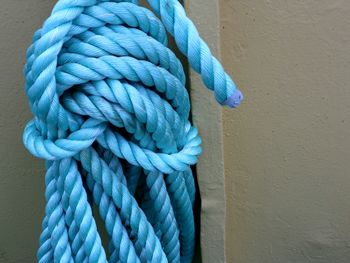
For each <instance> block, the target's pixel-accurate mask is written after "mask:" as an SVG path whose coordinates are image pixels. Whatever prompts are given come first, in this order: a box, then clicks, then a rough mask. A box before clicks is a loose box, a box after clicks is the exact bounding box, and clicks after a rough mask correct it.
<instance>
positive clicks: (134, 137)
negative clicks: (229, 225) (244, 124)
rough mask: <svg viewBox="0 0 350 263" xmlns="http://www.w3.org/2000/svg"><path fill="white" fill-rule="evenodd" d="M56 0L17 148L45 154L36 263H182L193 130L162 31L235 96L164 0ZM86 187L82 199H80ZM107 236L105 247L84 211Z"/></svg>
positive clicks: (219, 88)
mask: <svg viewBox="0 0 350 263" xmlns="http://www.w3.org/2000/svg"><path fill="white" fill-rule="evenodd" d="M148 2H149V4H150V6H151V7H152V9H153V10H154V11H155V12H156V13H157V15H159V17H160V19H161V20H160V19H158V17H157V16H156V15H155V14H154V13H152V12H151V11H150V10H148V9H146V8H143V7H141V6H139V5H137V1H135V0H131V1H117V0H116V1H104V0H101V1H98V0H60V1H58V2H57V4H56V6H55V7H54V9H53V11H52V13H51V15H50V17H49V18H48V19H47V20H46V21H45V23H44V24H43V27H42V28H41V29H39V30H38V31H37V32H36V33H35V34H34V37H33V43H32V45H31V46H30V47H29V48H28V51H27V62H26V65H25V69H24V74H25V79H26V84H25V91H26V94H27V96H28V99H29V103H30V107H31V110H32V112H33V114H34V116H35V117H34V119H33V120H32V121H30V122H29V123H28V124H27V126H26V128H25V130H24V135H23V141H24V144H25V146H26V148H27V149H28V150H29V151H30V152H31V153H32V154H33V155H35V156H37V157H39V158H43V159H45V160H46V161H47V162H46V164H47V172H46V194H45V195H46V198H47V207H46V210H45V218H44V221H43V232H42V236H41V238H40V248H39V251H38V260H39V261H40V262H56V261H57V262H92V263H95V262H107V257H109V259H108V260H109V262H154V263H155V262H157V263H158V262H162V263H163V262H190V261H191V259H192V256H193V250H194V239H195V234H194V218H193V213H192V208H193V205H194V203H193V202H194V199H195V198H194V194H195V184H194V179H193V175H192V171H191V168H190V166H191V165H194V164H195V163H196V162H197V158H198V155H199V154H200V153H201V148H200V144H201V139H200V137H199V135H198V132H197V130H196V129H195V128H194V127H192V125H191V123H190V121H189V113H190V100H189V94H188V91H187V89H186V88H185V79H186V76H185V74H184V69H183V66H182V64H181V62H180V61H179V59H178V58H177V57H176V55H175V54H174V53H173V51H172V50H171V49H169V48H168V47H167V43H168V40H167V32H169V33H170V34H171V35H173V37H174V39H175V42H176V44H177V46H178V48H179V50H180V51H181V52H182V53H184V55H185V56H186V57H187V58H188V60H189V63H190V65H191V66H192V67H193V68H194V69H195V70H196V71H197V72H199V73H200V74H201V76H202V79H203V81H204V83H205V85H206V86H207V87H208V88H209V89H211V90H213V92H214V95H215V97H216V99H217V101H218V102H219V103H221V104H226V105H228V106H230V107H236V106H238V104H239V102H240V100H241V99H242V96H241V94H240V92H239V91H238V90H237V89H236V87H235V84H234V83H233V81H232V80H231V78H230V77H229V76H228V75H227V74H226V73H225V72H224V70H223V68H222V67H221V65H220V63H219V62H218V61H217V60H216V59H215V58H214V57H213V56H212V55H211V53H210V51H209V48H208V46H207V45H206V44H205V43H204V42H203V40H202V39H201V38H200V37H199V34H198V32H197V30H196V29H195V27H194V25H193V24H192V22H191V21H190V20H189V19H188V18H187V16H186V14H185V12H184V10H183V7H182V6H181V4H180V3H179V2H178V1H174V0H167V1H162V0H149V1H148ZM88 196H91V198H88ZM90 200H92V201H93V202H94V203H95V204H96V205H97V206H98V208H99V214H100V216H101V218H102V220H103V222H104V223H105V226H106V231H107V234H108V236H109V237H110V245H109V248H110V253H109V255H108V256H107V255H106V252H105V250H104V248H103V246H102V242H101V239H100V236H99V233H98V231H97V227H96V224H95V220H94V217H93V214H92V209H91V204H90V203H89V201H90Z"/></svg>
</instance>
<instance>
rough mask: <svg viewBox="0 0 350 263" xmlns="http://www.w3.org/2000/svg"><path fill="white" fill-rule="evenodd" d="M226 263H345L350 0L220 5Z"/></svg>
mask: <svg viewBox="0 0 350 263" xmlns="http://www.w3.org/2000/svg"><path fill="white" fill-rule="evenodd" d="M220 19H221V29H222V30H221V49H222V53H221V56H222V58H223V59H224V64H225V66H226V67H227V68H228V69H229V72H230V73H232V74H234V76H235V79H236V80H237V82H238V84H239V86H240V87H241V88H242V89H243V91H244V93H245V102H244V103H243V105H241V107H240V108H239V109H238V110H236V111H234V112H232V111H228V110H225V111H224V145H225V152H224V154H225V167H226V189H227V212H228V214H227V232H226V233H227V234H226V237H227V250H226V251H227V262H230V263H231V262H233V263H270V262H276V263H280V262H282V263H292V262H293V263H294V262H296V263H307V262H315V263H316V262H317V263H341V262H344V263H345V262H350V219H349V218H350V191H349V188H350V110H349V105H350V84H349V83H350V51H349V48H350V1H347V0H333V1H329V0H308V1H299V0H288V1H280V0H270V1H268V0H264V1H262V0H249V1H247V0H221V16H220Z"/></svg>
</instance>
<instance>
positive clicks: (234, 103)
mask: <svg viewBox="0 0 350 263" xmlns="http://www.w3.org/2000/svg"><path fill="white" fill-rule="evenodd" d="M242 100H243V94H242V92H241V91H240V90H238V89H235V90H234V91H233V93H232V94H231V96H230V97H229V98H228V99H227V100H225V101H224V103H223V105H226V106H229V107H230V108H237V107H238V106H239V104H240V103H241V101H242Z"/></svg>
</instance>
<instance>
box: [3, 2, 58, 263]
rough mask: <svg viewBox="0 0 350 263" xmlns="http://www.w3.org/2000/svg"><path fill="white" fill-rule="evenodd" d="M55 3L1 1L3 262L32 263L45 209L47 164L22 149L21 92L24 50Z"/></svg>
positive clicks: (24, 107) (24, 105)
mask: <svg viewBox="0 0 350 263" xmlns="http://www.w3.org/2000/svg"><path fill="white" fill-rule="evenodd" d="M53 3H54V1H39V0H22V1H20V0H16V1H13V0H1V7H0V25H1V26H0V131H1V133H0V134H1V136H0V145H1V147H0V156H1V159H0V262H1V263H18V262H34V261H35V252H36V248H37V246H38V237H39V234H40V224H41V217H42V214H43V209H44V208H43V206H44V187H43V186H44V170H43V168H44V163H43V162H42V161H39V160H37V159H35V158H33V157H32V156H31V155H30V154H29V153H27V151H26V150H25V149H24V147H23V144H22V131H23V127H24V124H25V123H26V121H27V120H29V119H30V118H31V117H30V116H31V114H30V113H29V110H28V104H27V99H26V97H25V94H24V91H23V77H22V67H23V64H24V57H25V50H26V47H27V46H28V45H29V43H30V40H31V37H32V34H33V33H34V30H35V29H36V28H37V27H38V26H39V25H40V24H41V22H42V20H43V19H44V18H45V16H47V15H48V14H49V12H50V7H51V5H52V4H53Z"/></svg>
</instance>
